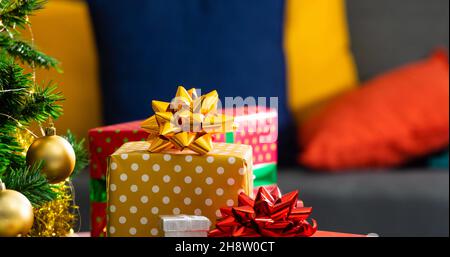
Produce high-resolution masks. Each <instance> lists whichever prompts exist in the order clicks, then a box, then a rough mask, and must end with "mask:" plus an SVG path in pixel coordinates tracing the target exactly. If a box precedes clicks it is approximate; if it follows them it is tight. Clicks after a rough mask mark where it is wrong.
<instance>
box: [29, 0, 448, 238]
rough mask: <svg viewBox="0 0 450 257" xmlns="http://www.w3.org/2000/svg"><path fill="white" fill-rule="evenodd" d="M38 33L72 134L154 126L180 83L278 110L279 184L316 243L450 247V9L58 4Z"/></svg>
mask: <svg viewBox="0 0 450 257" xmlns="http://www.w3.org/2000/svg"><path fill="white" fill-rule="evenodd" d="M32 24H33V31H34V35H35V40H36V43H37V45H38V46H39V47H40V48H41V49H42V50H44V51H45V52H47V53H48V54H50V55H53V56H55V57H56V58H57V59H59V60H60V61H61V62H62V67H63V69H64V73H63V74H57V73H53V72H48V71H41V72H40V74H39V75H38V76H39V77H38V78H39V79H43V80H47V79H52V80H54V81H57V82H59V84H60V86H59V88H60V90H61V91H62V92H63V94H64V96H65V98H66V101H65V102H64V111H65V114H64V116H63V117H62V118H60V120H58V121H57V122H56V125H57V127H58V129H60V130H61V131H64V130H66V129H68V128H70V129H71V130H72V131H73V132H74V133H75V134H76V135H78V136H79V137H86V136H87V132H88V130H89V129H91V128H94V127H99V126H102V125H110V124H115V123H120V122H126V121H132V120H137V119H143V118H146V117H147V116H148V115H149V113H150V101H151V99H169V98H171V96H172V95H173V93H174V90H175V87H176V86H177V85H185V86H186V87H194V86H195V87H198V88H202V90H204V91H209V90H211V89H217V90H218V91H219V94H220V96H221V97H225V96H242V97H244V98H245V97H247V96H254V97H257V96H267V97H271V96H278V97H279V110H278V112H279V142H278V143H279V153H278V155H279V175H278V180H279V182H278V184H279V186H280V187H281V189H282V191H283V192H288V191H290V190H295V189H299V190H300V198H301V199H302V200H304V201H305V203H306V204H307V205H308V206H312V207H313V208H314V211H313V217H314V218H316V219H317V220H318V222H319V228H320V229H321V230H332V231H341V232H349V233H362V234H367V233H370V232H374V233H378V234H380V235H381V236H448V234H449V232H448V231H449V223H448V221H449V166H448V165H449V164H448V162H449V155H448V140H449V118H448V116H449V77H448V72H449V70H448V47H449V1H448V0H431V1H430V0H396V1H391V0H377V1H375V0H347V1H344V0H189V1H185V0H130V1H126V3H125V2H124V1H115V0H112V1H111V0H90V1H89V0H88V1H82V0H50V1H49V4H48V6H47V8H46V9H45V10H42V11H41V12H40V13H39V14H38V15H37V16H35V17H32ZM75 185H76V189H77V202H78V204H79V205H80V208H81V212H82V225H81V230H83V231H87V230H89V222H90V221H89V172H88V171H86V172H83V173H81V174H80V175H79V176H78V177H77V178H76V179H75Z"/></svg>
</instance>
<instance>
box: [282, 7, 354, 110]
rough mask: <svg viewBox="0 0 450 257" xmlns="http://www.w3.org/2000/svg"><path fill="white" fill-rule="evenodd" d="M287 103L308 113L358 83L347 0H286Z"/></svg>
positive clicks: (291, 107) (291, 108)
mask: <svg viewBox="0 0 450 257" xmlns="http://www.w3.org/2000/svg"><path fill="white" fill-rule="evenodd" d="M285 53H286V61H287V83H288V89H287V90H288V103H289V108H290V110H291V111H292V112H293V113H294V114H297V115H295V116H296V117H305V116H307V115H308V114H309V113H310V112H311V111H313V110H314V109H315V108H316V107H318V106H320V105H321V103H323V102H325V101H326V100H327V99H329V98H331V97H333V96H335V95H337V94H340V93H342V92H344V91H346V90H348V89H351V88H353V87H355V86H356V85H357V72H356V68H355V65H354V60H353V56H352V54H351V52H350V50H349V33H348V29H347V22H346V12H345V1H344V0H287V2H286V24H285Z"/></svg>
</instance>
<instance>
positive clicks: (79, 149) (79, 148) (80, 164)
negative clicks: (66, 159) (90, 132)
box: [65, 130, 89, 177]
mask: <svg viewBox="0 0 450 257" xmlns="http://www.w3.org/2000/svg"><path fill="white" fill-rule="evenodd" d="M65 138H66V139H67V141H69V143H70V144H71V145H72V147H73V150H74V152H75V156H76V160H77V161H76V163H75V169H74V171H73V173H72V177H74V176H76V175H77V174H78V173H79V172H80V171H82V170H83V169H84V168H86V167H87V166H88V165H89V154H88V151H87V150H86V147H85V145H84V141H85V140H84V138H83V139H81V140H79V141H78V139H77V137H76V136H75V135H74V134H73V133H72V132H71V131H70V130H67V133H66V136H65Z"/></svg>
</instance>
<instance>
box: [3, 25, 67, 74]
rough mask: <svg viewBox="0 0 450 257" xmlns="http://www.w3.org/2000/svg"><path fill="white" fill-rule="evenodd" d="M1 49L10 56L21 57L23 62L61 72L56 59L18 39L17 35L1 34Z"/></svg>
mask: <svg viewBox="0 0 450 257" xmlns="http://www.w3.org/2000/svg"><path fill="white" fill-rule="evenodd" d="M0 49H4V50H6V51H7V53H8V54H9V55H10V56H12V57H14V58H17V59H19V60H20V61H21V62H22V63H26V64H28V65H30V66H31V65H33V64H34V65H36V66H37V67H42V68H46V69H49V68H55V69H56V70H57V71H58V72H61V69H60V68H59V67H58V61H57V60H56V59H54V58H52V57H50V56H47V55H46V54H44V53H42V52H40V51H38V50H37V49H36V48H35V47H33V46H31V45H30V44H29V43H27V42H25V41H23V40H17V39H15V37H14V38H13V37H10V36H9V35H6V34H0Z"/></svg>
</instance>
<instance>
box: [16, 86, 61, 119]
mask: <svg viewBox="0 0 450 257" xmlns="http://www.w3.org/2000/svg"><path fill="white" fill-rule="evenodd" d="M56 88H57V86H56V85H55V84H51V82H50V83H49V84H48V85H47V86H46V87H36V89H35V90H36V91H35V92H34V93H33V94H32V97H31V98H28V99H26V101H25V104H24V108H23V110H22V112H21V116H22V118H23V119H24V120H25V121H30V120H35V121H38V122H45V121H46V120H48V118H49V117H51V118H53V119H57V118H58V117H59V116H61V115H62V112H63V108H62V106H61V105H59V104H58V102H60V101H63V100H64V98H63V97H62V95H61V93H59V92H57V93H55V92H54V91H55V90H56Z"/></svg>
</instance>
